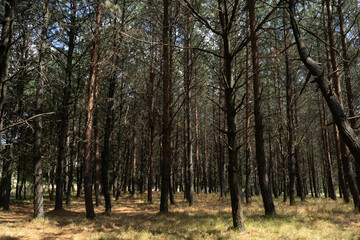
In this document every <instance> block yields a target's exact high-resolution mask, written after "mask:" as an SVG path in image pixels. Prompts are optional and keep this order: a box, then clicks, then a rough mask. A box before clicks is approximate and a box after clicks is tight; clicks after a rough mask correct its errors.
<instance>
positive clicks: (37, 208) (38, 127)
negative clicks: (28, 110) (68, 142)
mask: <svg viewBox="0 0 360 240" xmlns="http://www.w3.org/2000/svg"><path fill="white" fill-rule="evenodd" d="M42 8H43V9H42V10H43V26H42V30H41V35H40V39H41V44H40V50H39V77H38V81H37V83H36V111H35V114H41V113H42V112H43V101H44V84H45V82H46V77H45V61H44V57H45V51H46V45H47V44H46V41H47V32H48V25H49V19H50V12H49V1H48V0H47V1H45V2H44V4H43V6H42ZM42 130H43V121H42V117H38V118H36V120H35V141H34V158H33V161H34V218H43V217H44V198H43V183H42V161H41V152H42V151H41V147H42V138H43V131H42Z"/></svg>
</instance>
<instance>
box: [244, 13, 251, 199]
mask: <svg viewBox="0 0 360 240" xmlns="http://www.w3.org/2000/svg"><path fill="white" fill-rule="evenodd" d="M247 19H248V18H247ZM249 34H250V29H249V27H246V35H247V36H249ZM249 55H250V47H249V44H247V45H246V65H245V67H246V90H245V91H246V93H245V104H246V106H245V115H246V116H245V118H246V119H245V129H246V132H245V141H246V145H245V175H246V180H245V198H246V203H247V204H250V203H251V202H252V201H251V162H252V161H251V145H250V124H251V122H250V121H251V120H250V119H251V115H250V57H249Z"/></svg>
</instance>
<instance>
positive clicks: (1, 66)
mask: <svg viewBox="0 0 360 240" xmlns="http://www.w3.org/2000/svg"><path fill="white" fill-rule="evenodd" d="M17 4H18V0H6V1H5V3H4V8H5V12H4V16H3V17H2V30H1V39H0V84H1V90H0V91H1V92H0V129H2V128H3V120H4V119H3V118H4V114H5V112H4V107H5V99H6V90H7V86H8V84H9V79H8V72H9V56H10V49H11V45H12V37H13V32H14V28H13V25H14V19H15V12H16V7H17Z"/></svg>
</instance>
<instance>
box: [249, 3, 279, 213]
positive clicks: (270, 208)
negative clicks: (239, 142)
mask: <svg viewBox="0 0 360 240" xmlns="http://www.w3.org/2000/svg"><path fill="white" fill-rule="evenodd" d="M248 1H249V3H248V9H249V19H250V31H251V36H252V37H251V52H252V62H253V88H254V116H255V140H256V160H257V168H258V175H259V183H260V188H261V195H262V198H263V202H264V208H265V214H266V215H272V214H275V205H274V202H273V198H272V195H271V189H270V185H269V181H268V179H269V178H268V175H267V172H266V169H267V168H266V165H267V164H266V159H265V150H264V136H263V134H264V129H263V128H264V127H263V116H262V107H261V102H262V101H261V83H260V76H259V70H260V64H259V46H258V42H257V36H256V29H255V28H256V25H255V24H256V16H255V1H254V0H248Z"/></svg>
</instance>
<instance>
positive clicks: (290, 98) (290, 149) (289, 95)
mask: <svg viewBox="0 0 360 240" xmlns="http://www.w3.org/2000/svg"><path fill="white" fill-rule="evenodd" d="M284 23H285V19H284ZM284 27H285V24H284ZM288 38H289V33H288V31H287V30H285V29H284V41H285V48H286V51H285V64H286V117H287V134H288V143H287V163H288V166H289V167H288V168H289V180H290V181H289V198H290V206H294V205H295V193H296V188H295V184H296V182H295V178H296V167H295V158H294V131H295V128H294V116H293V113H294V110H293V108H294V94H293V93H294V91H293V76H292V69H291V62H290V56H289V55H290V53H289V52H290V51H289V48H288V45H289V41H288Z"/></svg>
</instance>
